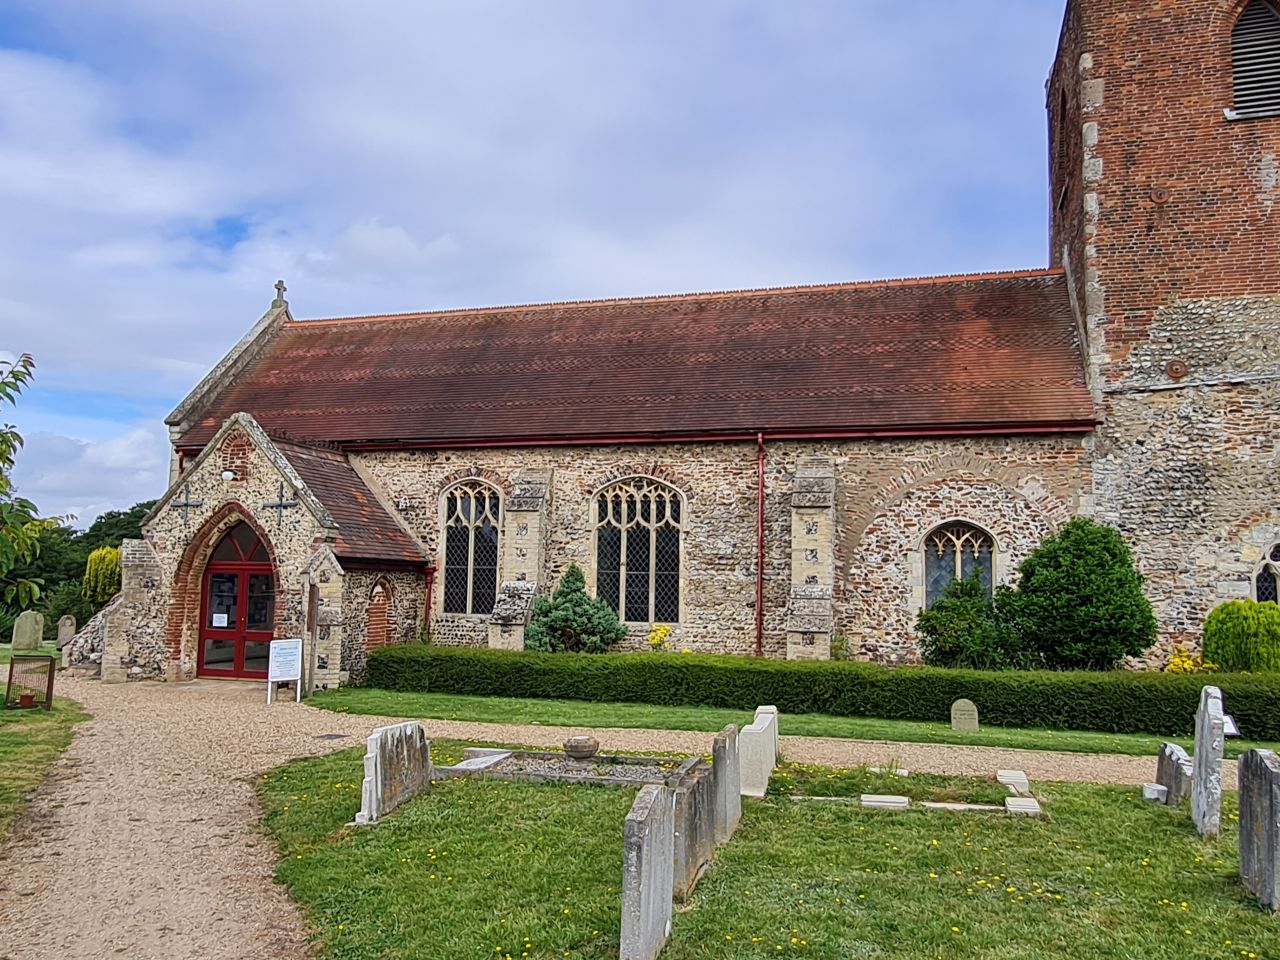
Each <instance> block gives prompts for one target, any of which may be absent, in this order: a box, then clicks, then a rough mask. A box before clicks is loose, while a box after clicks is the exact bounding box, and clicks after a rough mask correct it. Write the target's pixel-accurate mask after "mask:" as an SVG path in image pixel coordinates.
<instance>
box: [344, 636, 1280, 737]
mask: <svg viewBox="0 0 1280 960" xmlns="http://www.w3.org/2000/svg"><path fill="white" fill-rule="evenodd" d="M365 682H366V683H367V684H368V685H369V686H372V687H382V688H384V689H387V690H413V691H423V690H428V689H429V690H431V691H432V692H435V693H458V694H474V695H476V696H498V697H543V698H551V699H564V700H590V701H595V702H604V703H611V702H624V703H652V704H663V705H669V706H708V707H729V708H732V709H737V710H750V709H753V708H755V707H756V706H759V705H760V704H762V703H772V704H776V705H777V707H778V709H779V710H782V711H783V712H785V713H826V714H833V715H835V716H842V717H881V718H884V719H887V720H926V721H932V722H935V723H946V722H947V721H948V718H949V717H950V711H951V704H952V703H953V702H954V701H955V700H957V699H959V698H960V697H967V698H969V699H970V700H972V701H973V702H974V703H976V704H977V705H978V709H979V710H980V711H981V716H982V722H983V723H984V724H989V725H993V726H1015V727H1049V728H1055V729H1062V730H1100V731H1103V732H1109V733H1156V734H1164V735H1169V736H1177V735H1186V734H1189V733H1191V732H1192V730H1193V728H1194V726H1195V714H1196V707H1197V706H1198V705H1199V702H1200V688H1201V687H1202V686H1203V685H1204V679H1203V678H1202V677H1196V676H1179V675H1177V674H1168V673H1146V672H1137V671H1124V670H1117V671H1110V672H1106V673H1097V672H1095V673H1084V672H1068V671H1062V672H1056V671H1049V670H1030V671H1014V670H1006V671H1000V672H983V671H977V670H943V669H939V668H935V667H901V668H896V669H891V668H888V667H881V666H877V665H875V664H869V663H855V662H849V661H845V662H834V661H795V660H792V661H788V660H765V659H757V658H754V657H732V656H713V655H708V654H685V655H680V654H664V653H657V654H655V653H614V654H609V655H608V656H601V657H564V656H554V655H551V654H540V653H527V652H521V651H508V650H488V649H478V648H465V647H464V648H457V647H431V646H422V645H419V644H407V645H403V646H387V647H380V648H378V649H376V650H373V651H372V652H370V654H369V665H368V673H367V675H366V678H365ZM1214 682H1215V684H1216V685H1217V686H1219V687H1221V689H1222V693H1223V696H1224V697H1225V699H1226V703H1227V706H1228V709H1229V710H1230V712H1231V713H1232V715H1233V716H1234V717H1235V719H1236V722H1237V723H1238V724H1239V725H1240V729H1241V730H1242V731H1244V734H1245V736H1247V737H1250V738H1257V739H1260V740H1280V676H1272V675H1268V674H1234V675H1232V674H1224V675H1219V676H1217V677H1215V678H1214Z"/></svg>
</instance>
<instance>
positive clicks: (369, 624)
mask: <svg viewBox="0 0 1280 960" xmlns="http://www.w3.org/2000/svg"><path fill="white" fill-rule="evenodd" d="M391 634H392V631H391V588H390V587H389V586H388V585H387V584H385V583H377V584H375V585H374V588H373V590H371V591H370V592H369V609H368V612H367V613H366V614H365V631H364V643H365V646H366V647H367V648H368V649H370V650H372V649H374V648H375V647H385V646H386V645H387V644H388V643H390V642H391Z"/></svg>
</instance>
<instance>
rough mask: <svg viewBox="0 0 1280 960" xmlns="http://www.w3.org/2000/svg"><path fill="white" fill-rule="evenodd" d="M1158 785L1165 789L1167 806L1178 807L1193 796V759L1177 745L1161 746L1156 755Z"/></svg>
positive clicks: (1167, 744)
mask: <svg viewBox="0 0 1280 960" xmlns="http://www.w3.org/2000/svg"><path fill="white" fill-rule="evenodd" d="M1156 783H1158V784H1159V785H1160V786H1162V787H1164V788H1165V795H1164V799H1163V800H1162V801H1161V802H1162V803H1164V804H1165V805H1166V806H1170V807H1176V806H1177V805H1178V804H1180V803H1181V802H1182V801H1183V800H1185V799H1187V797H1189V796H1190V795H1191V758H1190V757H1189V756H1187V751H1185V750H1183V749H1182V748H1181V747H1180V746H1178V745H1177V744H1176V743H1162V744H1160V752H1159V753H1158V754H1156Z"/></svg>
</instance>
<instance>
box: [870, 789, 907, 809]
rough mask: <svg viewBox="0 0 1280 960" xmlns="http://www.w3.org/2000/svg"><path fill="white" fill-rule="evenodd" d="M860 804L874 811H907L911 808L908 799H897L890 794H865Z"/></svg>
mask: <svg viewBox="0 0 1280 960" xmlns="http://www.w3.org/2000/svg"><path fill="white" fill-rule="evenodd" d="M859 802H860V803H861V804H862V805H863V806H864V807H870V808H871V809H872V810H906V809H907V808H908V807H910V806H911V801H910V800H909V799H908V798H907V797H895V796H893V795H892V794H888V793H864V794H863V795H862V796H861V797H860V798H859Z"/></svg>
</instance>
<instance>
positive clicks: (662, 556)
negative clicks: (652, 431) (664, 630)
mask: <svg viewBox="0 0 1280 960" xmlns="http://www.w3.org/2000/svg"><path fill="white" fill-rule="evenodd" d="M595 520H596V596H598V597H599V598H600V599H601V600H603V601H604V602H605V603H607V604H609V606H610V607H612V608H613V609H614V611H615V612H617V614H618V616H619V617H620V618H621V619H622V620H625V621H629V622H631V623H676V622H677V621H679V619H680V525H681V500H680V494H679V493H677V492H676V491H675V490H673V489H672V488H671V487H668V486H667V485H666V484H664V483H659V482H658V481H657V480H650V479H648V478H645V477H637V478H635V479H632V480H624V481H620V482H618V483H615V484H613V485H612V486H610V487H607V488H606V489H604V490H602V491H601V492H600V495H599V496H598V497H597V498H596V517H595Z"/></svg>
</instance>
